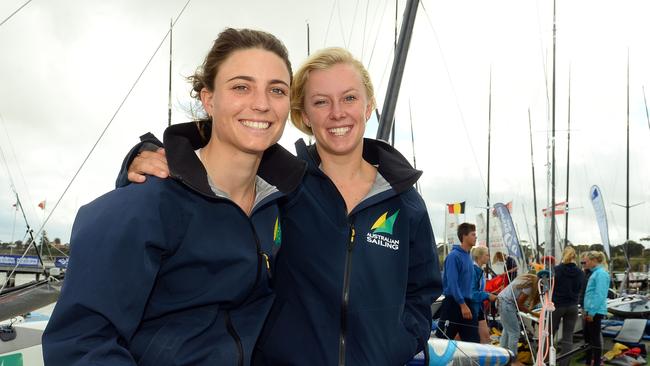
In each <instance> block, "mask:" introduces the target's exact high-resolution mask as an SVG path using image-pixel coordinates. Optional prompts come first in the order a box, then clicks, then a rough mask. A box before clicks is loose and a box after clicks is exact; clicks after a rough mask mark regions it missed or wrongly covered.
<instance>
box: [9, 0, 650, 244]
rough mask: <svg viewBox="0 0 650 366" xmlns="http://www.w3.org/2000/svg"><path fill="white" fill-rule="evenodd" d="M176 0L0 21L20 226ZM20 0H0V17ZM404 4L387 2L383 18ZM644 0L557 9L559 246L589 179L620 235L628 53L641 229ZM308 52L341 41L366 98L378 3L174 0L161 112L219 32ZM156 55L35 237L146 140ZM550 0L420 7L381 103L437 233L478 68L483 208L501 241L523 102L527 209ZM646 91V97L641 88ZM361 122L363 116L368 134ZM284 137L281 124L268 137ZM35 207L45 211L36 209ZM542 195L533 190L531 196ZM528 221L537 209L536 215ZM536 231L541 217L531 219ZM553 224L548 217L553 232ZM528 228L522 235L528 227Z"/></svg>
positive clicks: (541, 133)
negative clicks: (563, 212)
mask: <svg viewBox="0 0 650 366" xmlns="http://www.w3.org/2000/svg"><path fill="white" fill-rule="evenodd" d="M185 1H186V0H139V1H128V0H113V1H110V2H109V1H102V0H84V1H80V0H47V1H45V0H33V1H32V2H31V3H30V4H28V5H27V6H26V7H25V8H23V9H22V10H21V11H20V12H19V13H18V14H17V15H15V16H14V17H13V18H12V19H10V20H9V21H8V22H6V24H4V25H3V26H0V50H1V51H0V118H1V120H0V146H1V147H2V149H3V151H4V153H5V155H6V160H7V161H8V167H9V171H10V174H9V176H11V178H13V180H14V183H15V186H16V189H17V191H18V194H19V195H20V197H21V200H22V202H23V205H24V206H25V210H26V214H27V219H28V221H29V222H30V224H31V225H32V226H33V227H36V228H37V227H39V226H40V224H41V223H42V220H43V219H44V217H45V215H47V214H49V212H50V210H51V209H52V208H53V207H54V204H55V203H56V202H57V200H58V199H59V197H60V196H61V194H62V193H63V191H64V189H65V187H66V186H67V184H68V183H69V182H70V180H71V178H72V176H73V175H74V173H75V172H76V171H77V169H78V168H79V166H80V165H81V163H82V161H83V160H84V158H85V156H86V155H87V154H88V152H89V151H90V149H91V147H92V146H93V144H94V143H95V141H96V140H97V138H98V136H99V135H100V133H101V132H102V130H103V129H104V128H105V127H106V125H107V123H108V121H109V120H110V119H111V117H112V116H113V114H114V113H115V111H116V110H117V108H118V106H119V104H120V102H121V101H122V99H123V98H124V96H125V95H126V93H127V92H128V90H129V88H130V87H131V85H132V83H133V82H134V81H135V79H136V78H137V76H138V75H139V74H140V72H141V71H142V69H143V68H144V65H145V64H146V62H147V60H148V59H149V58H150V57H151V55H152V54H153V53H154V51H155V50H156V47H157V46H158V44H159V43H160V42H161V40H162V39H163V37H164V36H165V34H166V32H167V30H168V27H169V21H170V18H175V17H176V16H177V15H178V14H179V12H180V10H181V8H182V7H183V5H184V4H185ZM24 2H25V1H24V0H2V1H1V2H0V21H1V20H2V19H5V18H6V17H7V16H8V15H9V14H11V13H12V12H13V11H14V10H15V9H17V8H18V7H19V6H20V5H22V4H23V3H24ZM404 5H405V1H399V8H398V19H399V20H398V22H400V23H401V20H402V13H403V7H404ZM648 14H650V3H649V2H647V1H642V0H638V1H626V0H622V1H617V2H605V1H578V0H572V1H558V5H557V52H556V80H557V81H556V84H557V87H556V128H557V135H556V141H557V142H556V158H557V163H556V169H557V170H556V177H557V188H556V194H557V197H556V201H563V200H564V198H565V195H566V151H567V150H566V148H567V136H566V131H567V106H568V102H567V99H568V96H569V93H568V80H569V68H570V69H571V147H570V151H571V164H570V165H571V172H570V178H571V181H570V197H569V202H570V207H571V208H572V210H571V211H570V217H569V219H570V221H569V240H571V241H573V242H575V243H581V244H583V243H584V244H591V243H599V242H600V238H599V233H598V228H597V225H596V222H595V215H594V211H593V208H592V207H591V203H590V201H589V199H588V191H589V188H590V187H591V185H593V184H597V185H599V186H600V188H601V190H602V192H603V196H604V198H605V206H606V209H607V215H608V218H609V226H610V238H611V241H612V243H614V244H617V243H621V242H623V241H624V240H625V209H623V208H621V207H618V206H616V205H615V203H619V204H624V203H625V193H626V192H625V161H626V160H625V154H626V152H625V123H626V108H627V106H626V67H627V66H626V65H627V54H628V50H629V59H630V131H631V138H630V145H631V148H630V202H631V204H635V203H638V202H645V203H644V204H642V205H640V206H638V207H635V208H632V209H631V210H630V217H631V218H630V238H631V239H633V240H639V239H640V238H641V237H645V236H650V220H649V219H648V218H649V217H650V169H648V165H649V160H650V159H649V158H650V150H649V149H648V147H649V146H650V125H649V123H648V121H647V120H646V110H645V106H644V101H643V94H642V87H645V88H646V89H647V90H646V93H647V94H650V68H649V67H648V65H650V46H648V45H649V44H650V43H649V42H648V39H650V22H648V21H647V16H648ZM307 22H309V24H310V29H311V37H310V39H311V48H312V50H314V49H316V48H321V47H324V46H343V47H348V48H349V49H350V50H351V51H352V52H353V53H354V54H355V55H356V56H357V57H358V58H360V59H362V60H363V62H364V64H366V65H367V66H368V68H369V70H370V72H371V74H372V77H373V80H374V83H375V87H376V89H377V96H378V105H379V106H380V107H381V106H382V105H383V99H384V97H383V96H384V94H385V90H386V84H387V83H388V75H389V72H390V66H391V63H392V56H393V54H392V51H393V33H394V27H395V2H394V1H384V0H373V1H368V0H356V1H340V0H326V1H325V0H324V1H273V2H271V1H262V0H260V1H246V0H241V1H238V2H235V1H208V0H192V1H191V2H190V5H189V6H188V7H187V9H186V10H185V12H184V13H183V15H182V16H181V17H180V19H179V21H178V23H177V24H176V26H175V28H174V38H173V39H174V51H173V69H172V75H173V77H172V79H173V80H172V84H173V104H174V110H173V122H174V123H179V122H183V121H187V120H188V118H189V117H188V115H187V112H186V111H187V108H188V105H189V104H190V103H191V101H190V98H189V95H188V90H189V87H188V84H187V83H186V82H185V81H184V76H187V75H189V74H191V73H192V72H193V70H194V69H195V67H196V66H197V65H199V64H200V63H201V62H202V59H203V57H204V56H205V53H206V52H207V51H208V50H209V48H210V46H211V42H212V41H213V40H214V38H215V37H216V35H217V34H218V33H219V31H220V30H222V29H223V28H224V27H227V26H231V27H251V28H257V29H262V30H266V31H269V32H271V33H273V34H275V35H276V36H278V37H279V38H280V39H282V40H283V41H284V42H285V44H286V46H287V47H288V49H289V52H290V54H291V60H292V62H293V64H294V68H297V67H298V65H299V64H300V63H301V62H302V61H303V60H304V59H305V58H306V56H307V35H306V24H307ZM168 55H169V49H168V46H167V43H165V44H164V45H163V47H162V48H161V49H160V51H159V52H158V53H157V55H156V56H155V57H154V59H153V62H152V63H151V65H150V66H149V67H148V68H147V70H146V71H145V73H144V75H143V77H142V79H141V80H140V82H139V83H138V85H137V86H136V88H135V89H134V91H133V93H132V94H131V96H130V97H129V98H128V99H127V101H126V103H125V104H124V106H123V107H122V109H121V111H120V112H119V113H118V114H117V116H116V118H115V120H114V121H113V123H112V125H111V126H110V127H109V128H108V130H107V132H106V135H105V136H104V138H103V139H102V140H101V141H100V143H99V145H98V147H97V150H95V152H94V153H93V154H92V155H91V157H90V159H89V160H88V162H87V164H86V166H85V167H84V168H83V169H82V170H81V172H80V174H79V176H78V177H77V179H76V181H75V182H74V183H73V184H72V186H71V188H70V190H69V191H68V193H67V194H66V195H65V197H64V198H63V199H62V201H61V204H60V206H59V207H58V208H57V209H56V210H55V211H54V214H53V215H52V218H51V220H50V221H49V223H48V224H47V226H46V230H47V231H48V233H49V236H50V238H54V237H59V238H61V239H62V240H63V241H64V242H66V241H68V240H69V236H70V231H71V228H72V223H73V220H74V216H75V213H76V211H77V209H78V208H79V207H80V206H81V205H83V204H86V203H88V202H90V201H91V200H93V199H94V198H96V197H97V196H99V195H101V194H103V193H105V192H107V191H109V190H111V189H112V187H113V184H114V179H115V177H116V174H117V172H118V169H119V165H120V163H121V160H122V157H123V156H124V154H125V153H126V152H127V151H128V149H129V148H130V147H131V146H132V145H133V144H134V143H135V142H137V139H138V136H139V135H140V134H142V133H144V132H147V131H152V132H154V133H155V134H156V135H158V136H162V131H163V130H164V128H165V126H166V123H167V122H166V119H167V85H168V76H167V75H168V62H169V56H168ZM551 64H552V2H551V1H534V0H525V1H522V0H511V1H506V0H503V1H484V0H476V1H466V0H458V1H439V0H436V1H431V0H427V1H422V2H421V6H420V8H419V10H418V16H417V20H416V24H415V29H414V34H413V41H412V43H411V49H410V53H409V57H408V62H407V66H406V71H405V75H404V80H403V83H402V89H401V93H400V99H399V102H398V107H397V115H396V120H397V141H396V146H397V147H398V149H400V151H402V152H403V153H404V155H405V156H407V158H409V159H412V157H413V145H412V144H411V138H410V136H411V135H410V134H411V130H410V118H409V116H412V123H413V130H414V134H415V153H416V154H415V156H416V159H417V167H418V168H419V169H422V170H423V171H424V175H423V177H422V179H421V181H420V182H421V190H422V194H423V196H424V198H425V200H426V202H427V206H428V208H429V212H430V216H431V219H432V223H433V227H434V231H435V233H436V237H437V238H438V240H439V241H441V240H443V238H444V236H443V234H444V232H443V230H444V214H443V213H444V210H445V203H452V202H459V201H466V202H467V214H466V216H465V217H464V218H463V219H465V220H467V221H470V222H475V221H476V215H477V214H478V213H480V212H482V208H481V207H482V206H485V201H486V184H487V181H486V179H487V133H488V95H489V75H490V69H491V70H492V162H491V173H490V174H491V183H490V186H491V201H492V203H496V202H504V203H505V202H508V201H513V206H514V212H513V216H514V220H515V222H516V225H517V227H518V230H519V236H520V237H521V238H522V239H524V240H528V239H529V230H528V229H527V227H526V219H527V221H528V223H529V226H532V224H533V220H534V219H533V198H532V196H533V191H532V177H531V160H530V142H529V132H528V110H529V109H530V114H531V120H532V130H533V131H532V134H533V147H534V154H535V155H534V164H535V174H536V184H537V195H538V200H537V202H538V208H539V210H540V211H541V208H542V207H544V206H545V205H546V202H547V192H548V191H549V189H548V185H547V166H546V163H547V146H548V144H549V142H548V141H549V140H548V139H547V137H548V136H549V134H550V132H549V129H550V115H549V107H548V105H549V104H548V100H549V99H550V98H551V94H549V93H550V92H551V76H552V71H551V70H552V69H551ZM649 97H650V95H649ZM376 128H377V121H376V120H374V119H373V120H371V121H370V122H369V123H368V129H367V135H368V136H370V137H374V135H375V132H376ZM299 137H301V135H300V133H299V132H297V130H296V129H294V128H293V127H290V126H289V125H288V126H287V129H286V130H285V136H284V137H283V139H282V143H283V144H284V145H285V146H286V147H288V148H290V149H293V148H292V145H293V141H295V140H296V139H297V138H299ZM0 172H1V173H0V241H9V240H11V239H13V240H18V239H22V238H23V236H24V233H25V224H24V220H23V219H22V217H21V216H20V215H18V216H16V221H15V227H14V218H15V215H14V211H13V209H12V204H13V203H14V200H15V199H14V196H13V193H12V191H11V188H10V179H9V176H8V174H7V170H6V169H5V167H4V166H3V167H2V168H0ZM42 200H47V206H46V210H45V211H42V210H40V209H39V208H38V207H37V204H38V203H39V202H40V201H42ZM549 200H550V199H549ZM540 217H541V214H540ZM540 225H541V223H540ZM563 227H564V222H563V221H562V222H561V224H560V228H561V231H562V232H564V229H563ZM531 231H532V229H531ZM541 235H542V232H541V231H540V236H541Z"/></svg>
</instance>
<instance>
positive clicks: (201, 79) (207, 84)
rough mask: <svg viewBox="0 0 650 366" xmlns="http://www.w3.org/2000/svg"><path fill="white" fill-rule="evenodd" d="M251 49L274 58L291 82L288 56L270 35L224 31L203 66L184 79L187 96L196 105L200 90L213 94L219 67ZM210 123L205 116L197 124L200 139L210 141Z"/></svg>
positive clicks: (242, 31) (249, 31)
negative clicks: (271, 55)
mask: <svg viewBox="0 0 650 366" xmlns="http://www.w3.org/2000/svg"><path fill="white" fill-rule="evenodd" d="M251 48H259V49H262V50H265V51H269V52H272V53H274V54H276V55H277V56H278V57H280V58H281V59H282V61H284V63H285V65H286V66H287V70H288V71H289V80H290V81H291V80H292V79H293V72H292V70H291V62H290V61H289V52H288V51H287V48H286V47H285V46H284V44H283V43H282V42H281V41H280V40H279V39H277V38H276V37H275V36H274V35H272V34H271V33H267V32H263V31H258V30H253V29H234V28H226V29H224V30H223V32H221V33H219V36H218V37H217V39H216V40H215V41H214V44H213V45H212V48H211V49H210V52H208V55H207V56H205V60H204V61H203V64H201V66H199V68H198V69H197V70H196V72H195V73H194V75H192V76H190V77H188V78H187V79H188V81H189V82H191V83H192V91H191V92H190V95H191V96H192V98H195V99H198V100H199V101H200V100H201V90H203V88H206V89H208V90H210V91H213V90H214V79H215V78H216V76H217V73H218V72H219V67H220V66H221V65H222V64H223V63H224V61H226V59H227V58H228V57H230V55H231V54H232V53H233V52H235V51H240V50H247V49H251ZM211 122H212V121H211V120H210V118H209V117H208V116H207V115H203V116H202V117H200V118H199V119H198V120H197V125H198V127H199V130H200V131H201V134H202V136H203V137H204V138H208V139H209V138H210V134H209V132H208V133H207V134H206V131H209V130H208V129H206V128H209V127H210V126H208V125H209V124H211Z"/></svg>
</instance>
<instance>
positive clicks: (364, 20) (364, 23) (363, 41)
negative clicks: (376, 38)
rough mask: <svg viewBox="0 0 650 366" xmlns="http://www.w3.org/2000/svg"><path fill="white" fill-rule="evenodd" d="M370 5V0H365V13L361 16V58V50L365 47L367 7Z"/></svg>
mask: <svg viewBox="0 0 650 366" xmlns="http://www.w3.org/2000/svg"><path fill="white" fill-rule="evenodd" d="M369 7H370V0H367V1H366V13H365V16H364V17H363V35H362V36H361V40H362V41H361V60H363V51H365V48H366V26H367V25H368V8H369Z"/></svg>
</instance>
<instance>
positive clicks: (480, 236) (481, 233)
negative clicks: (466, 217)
mask: <svg viewBox="0 0 650 366" xmlns="http://www.w3.org/2000/svg"><path fill="white" fill-rule="evenodd" d="M486 233H487V231H486V230H485V219H484V218H483V214H482V213H480V214H478V215H476V237H477V239H476V240H477V241H478V246H479V247H486V246H487V242H486V240H485V239H486V237H487V235H486Z"/></svg>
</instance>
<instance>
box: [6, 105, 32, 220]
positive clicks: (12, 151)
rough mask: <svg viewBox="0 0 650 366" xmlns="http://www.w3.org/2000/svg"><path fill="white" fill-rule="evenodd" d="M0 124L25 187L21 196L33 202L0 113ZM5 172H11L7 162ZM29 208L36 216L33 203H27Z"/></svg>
mask: <svg viewBox="0 0 650 366" xmlns="http://www.w3.org/2000/svg"><path fill="white" fill-rule="evenodd" d="M0 124H2V128H3V130H4V132H5V136H6V137H7V145H9V151H10V152H11V157H12V158H13V161H15V162H16V169H17V170H18V174H19V175H20V179H21V180H22V181H21V183H22V184H23V186H24V187H25V195H24V196H23V197H25V196H26V197H27V201H28V202H35V201H34V200H33V199H32V197H31V195H30V193H29V188H28V185H27V180H26V179H25V175H24V174H23V170H22V169H21V168H20V164H18V163H17V162H18V158H17V157H16V149H14V144H13V143H12V142H11V138H10V137H9V131H8V130H7V124H6V123H5V120H4V117H3V116H2V114H1V113H0ZM7 174H11V172H10V171H9V165H8V164H7ZM28 207H29V208H30V214H31V215H33V216H38V215H36V212H35V211H34V205H29V206H28Z"/></svg>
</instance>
